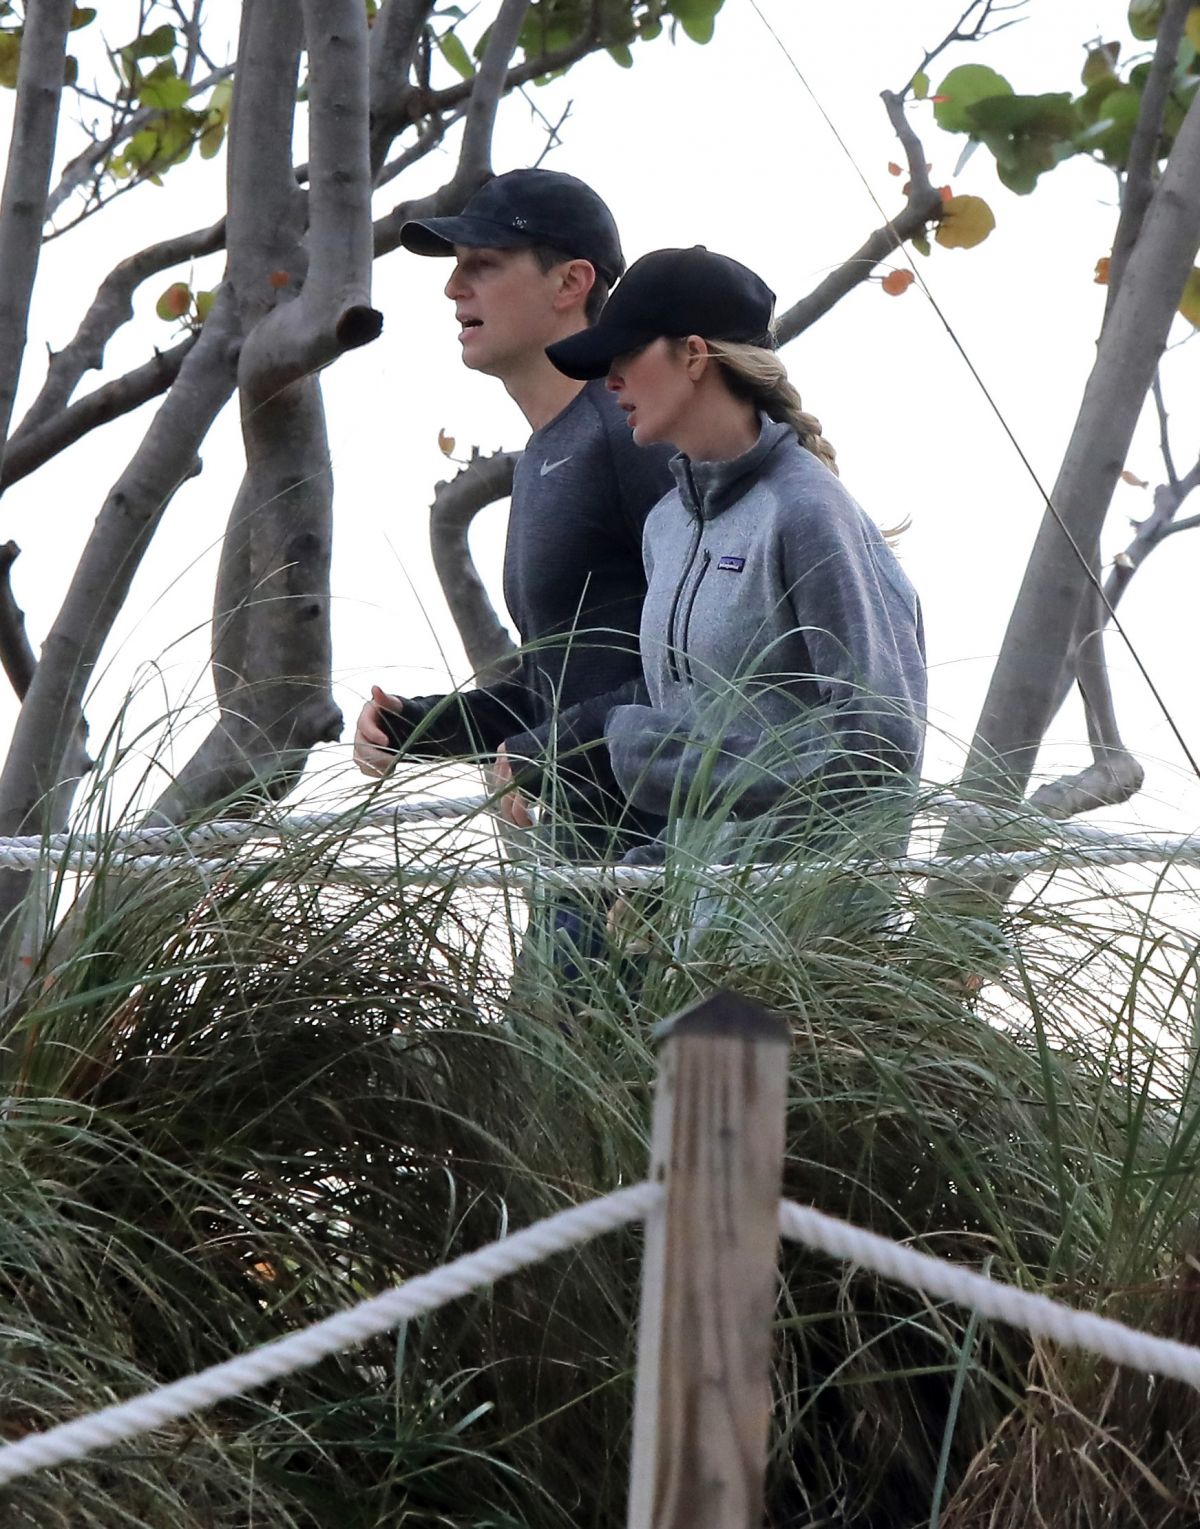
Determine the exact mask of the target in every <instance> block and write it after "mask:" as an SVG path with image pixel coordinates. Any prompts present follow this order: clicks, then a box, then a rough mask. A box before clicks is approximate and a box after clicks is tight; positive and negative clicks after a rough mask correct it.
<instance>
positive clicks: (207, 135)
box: [200, 117, 225, 159]
mask: <svg viewBox="0 0 1200 1529" xmlns="http://www.w3.org/2000/svg"><path fill="white" fill-rule="evenodd" d="M224 142H225V118H224V117H218V118H217V120H216V121H215V122H210V123H209V124H208V126H207V127H206V128H205V129H204V131H203V132H202V133H201V134H200V158H201V159H215V158H216V157H217V155H218V154H219V153H220V152H221V145H222V144H223V143H224Z"/></svg>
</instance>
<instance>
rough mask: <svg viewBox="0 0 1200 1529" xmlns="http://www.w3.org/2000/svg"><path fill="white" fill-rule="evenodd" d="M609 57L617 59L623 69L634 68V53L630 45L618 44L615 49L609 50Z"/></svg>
mask: <svg viewBox="0 0 1200 1529" xmlns="http://www.w3.org/2000/svg"><path fill="white" fill-rule="evenodd" d="M608 56H609V57H610V58H612V59H615V60H616V61H617V63H618V64H620V66H621V68H622V69H632V68H633V53H632V51H631V50H630V47H629V44H628V43H625V42H619V43H616V44H615V45H614V46H613V47H611V48H609V50H608Z"/></svg>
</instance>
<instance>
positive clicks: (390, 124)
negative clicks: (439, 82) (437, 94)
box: [370, 0, 437, 185]
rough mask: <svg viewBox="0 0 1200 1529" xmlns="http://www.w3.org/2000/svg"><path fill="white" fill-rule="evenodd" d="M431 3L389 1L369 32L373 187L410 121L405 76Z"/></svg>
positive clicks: (422, 0) (431, 0)
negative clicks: (391, 149) (398, 134)
mask: <svg viewBox="0 0 1200 1529" xmlns="http://www.w3.org/2000/svg"><path fill="white" fill-rule="evenodd" d="M433 3H434V0H388V3H387V4H386V5H384V7H383V9H382V10H381V11H380V12H379V14H378V15H377V16H376V18H375V25H374V26H373V27H372V28H371V44H370V72H371V137H370V156H371V179H372V183H373V184H374V185H381V184H382V181H381V180H380V171H381V170H382V169H383V166H384V161H385V160H386V159H387V156H388V150H389V149H390V148H391V146H392V142H393V140H394V139H395V137H396V135H397V133H399V132H401V131H402V130H403V129H404V128H405V127H407V126H408V125H409V123H410V122H411V121H412V118H411V116H410V115H409V105H410V103H411V100H412V95H413V86H412V85H410V84H409V83H408V76H409V72H410V71H411V69H412V65H413V59H414V57H415V56H416V51H417V43H418V42H419V40H420V37H421V32H422V29H423V28H424V25H425V23H426V21H427V20H428V19H429V17H430V15H431V14H432V12H433ZM433 115H434V116H435V117H436V115H437V114H436V113H434V114H433Z"/></svg>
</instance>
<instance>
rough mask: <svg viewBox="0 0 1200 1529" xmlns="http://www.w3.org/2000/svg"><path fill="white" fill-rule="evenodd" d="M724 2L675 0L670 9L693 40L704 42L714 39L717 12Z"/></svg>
mask: <svg viewBox="0 0 1200 1529" xmlns="http://www.w3.org/2000/svg"><path fill="white" fill-rule="evenodd" d="M723 3H724V0H673V4H672V5H671V6H670V8H669V9H670V14H671V15H673V16H674V17H675V19H676V21H678V23H679V25H680V26H681V27H682V28H683V30H684V31H685V32H686V33H687V35H688V36H689V37H690V38H691V40H692V41H693V42H696V43H701V44H704V43H708V42H711V41H712V36H713V32H714V30H715V28H716V21H717V12H718V11H719V10H720V9H721V6H722V4H723Z"/></svg>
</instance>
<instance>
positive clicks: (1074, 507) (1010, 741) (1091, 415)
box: [946, 97, 1200, 848]
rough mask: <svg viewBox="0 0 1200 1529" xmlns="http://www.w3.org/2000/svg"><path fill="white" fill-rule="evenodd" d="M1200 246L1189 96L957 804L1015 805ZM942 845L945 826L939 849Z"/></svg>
mask: <svg viewBox="0 0 1200 1529" xmlns="http://www.w3.org/2000/svg"><path fill="white" fill-rule="evenodd" d="M1198 244H1200V97H1193V100H1192V104H1191V106H1190V107H1189V109H1188V112H1187V116H1186V117H1185V119H1184V122H1183V125H1182V126H1181V128H1180V130H1179V133H1178V135H1177V137H1176V140H1175V144H1174V147H1173V149H1172V151H1171V157H1170V160H1169V161H1168V163H1167V167H1166V170H1165V171H1164V173H1163V176H1162V179H1161V181H1160V182H1159V185H1158V187H1157V188H1156V190H1155V192H1154V194H1153V197H1152V199H1151V202H1150V205H1149V208H1148V209H1147V211H1146V213H1145V215H1144V218H1143V221H1142V226H1141V230H1140V233H1139V235H1138V238H1137V240H1136V242H1135V243H1134V245H1133V246H1132V248H1131V250H1130V252H1129V255H1128V260H1127V264H1126V268H1125V272H1124V276H1123V279H1122V281H1121V286H1120V289H1119V291H1118V293H1117V297H1116V300H1115V302H1114V304H1113V307H1112V311H1111V313H1110V315H1109V319H1108V322H1107V323H1106V324H1105V326H1104V330H1103V332H1102V334H1101V337H1100V342H1099V346H1098V349H1097V356H1096V362H1095V365H1094V366H1093V368H1092V373H1091V376H1090V377H1089V379H1088V383H1087V386H1086V388H1085V390H1084V396H1083V401H1082V404H1081V406H1080V410H1079V415H1078V417H1077V419H1076V423H1075V427H1074V429H1073V431H1072V434H1071V439H1070V442H1069V444H1068V446H1067V452H1066V456H1065V458H1064V460H1063V464H1062V468H1061V470H1060V472H1059V476H1058V480H1057V482H1056V483H1055V486H1054V491H1053V494H1052V496H1051V504H1050V505H1048V506H1047V509H1046V514H1045V517H1044V518H1043V521H1042V526H1041V530H1040V531H1039V533H1038V537H1037V541H1036V544H1035V546H1034V550H1033V555H1032V556H1031V558H1030V560H1029V565H1028V568H1027V569H1026V573H1025V578H1024V581H1023V583H1022V585H1021V590H1020V593H1019V594H1018V596H1017V601H1016V604H1015V606H1014V608H1013V613H1012V616H1011V618H1010V620H1009V625H1008V631H1007V633H1006V634H1005V639H1004V645H1003V647H1002V649H1001V653H1000V658H999V661H998V662H997V665H996V669H995V673H994V674H993V677H992V683H991V686H990V688H989V691H988V695H987V699H986V701H985V702H984V707H983V711H982V714H981V716H980V720H979V724H978V727H977V730H976V734H975V739H974V742H973V744H972V747H971V751H970V755H969V758H968V761H967V767H966V772H965V777H964V789H965V792H966V794H967V795H968V796H971V797H978V798H981V799H988V798H992V799H995V798H999V799H1000V800H1012V799H1019V798H1020V797H1021V796H1022V795H1023V794H1024V791H1025V788H1026V786H1027V784H1028V782H1029V778H1030V776H1031V774H1032V772H1033V766H1034V762H1035V759H1036V757H1037V751H1038V748H1039V745H1040V744H1041V741H1042V738H1043V737H1044V735H1045V732H1046V729H1047V727H1048V726H1049V724H1050V722H1051V721H1052V719H1053V712H1054V709H1055V703H1056V701H1057V700H1058V698H1059V696H1060V694H1061V691H1060V673H1061V668H1062V662H1063V659H1064V658H1065V655H1067V654H1068V652H1069V651H1070V648H1071V642H1072V634H1073V632H1074V630H1075V627H1076V622H1077V620H1078V618H1079V613H1080V610H1081V606H1082V601H1083V598H1084V594H1085V591H1086V590H1087V588H1088V587H1089V582H1090V581H1089V579H1088V572H1087V570H1088V568H1089V567H1090V566H1092V565H1093V564H1094V561H1095V559H1096V556H1097V548H1098V543H1099V535H1100V529H1101V526H1102V525H1103V522H1104V518H1105V515H1106V514H1107V511H1108V507H1109V503H1110V501H1111V498H1112V493H1113V489H1114V487H1115V485H1116V482H1117V478H1118V475H1119V474H1120V471H1121V468H1122V466H1123V465H1124V461H1125V457H1126V455H1127V453H1128V450H1129V443H1130V440H1131V439H1132V435H1133V430H1134V427H1135V425H1136V423H1137V419H1138V415H1139V414H1140V412H1141V408H1142V404H1143V401H1144V400H1145V397H1146V393H1147V391H1148V389H1149V387H1150V383H1151V380H1152V379H1153V376H1154V370H1155V367H1156V366H1157V364H1158V359H1159V357H1160V355H1161V354H1162V350H1163V348H1164V346H1165V344H1166V339H1167V334H1168V331H1169V329H1170V327H1171V322H1172V320H1173V318H1174V316H1175V310H1176V308H1177V306H1178V303H1179V297H1180V294H1181V292H1182V290H1183V284H1184V281H1185V279H1186V277H1187V274H1188V272H1189V270H1190V269H1191V264H1192V260H1193V258H1194V256H1195V252H1196V248H1197V245H1198ZM953 843H954V831H953V826H952V827H951V829H949V830H948V839H947V841H946V847H947V848H951V847H952V846H953Z"/></svg>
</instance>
